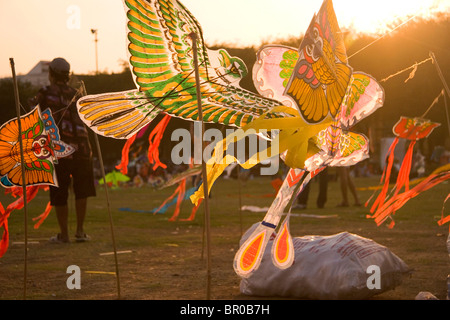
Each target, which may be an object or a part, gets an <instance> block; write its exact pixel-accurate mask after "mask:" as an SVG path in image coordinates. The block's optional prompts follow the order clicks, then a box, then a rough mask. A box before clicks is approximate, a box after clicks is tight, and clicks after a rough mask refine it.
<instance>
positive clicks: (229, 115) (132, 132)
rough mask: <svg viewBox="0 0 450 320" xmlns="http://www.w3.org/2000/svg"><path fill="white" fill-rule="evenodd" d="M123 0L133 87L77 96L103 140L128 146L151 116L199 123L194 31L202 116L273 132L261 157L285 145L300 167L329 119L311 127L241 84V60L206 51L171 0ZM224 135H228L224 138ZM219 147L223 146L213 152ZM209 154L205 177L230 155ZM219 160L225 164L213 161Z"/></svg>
mask: <svg viewBox="0 0 450 320" xmlns="http://www.w3.org/2000/svg"><path fill="white" fill-rule="evenodd" d="M124 3H125V6H126V8H127V11H126V14H127V18H128V22H127V27H128V31H129V32H128V41H129V44H128V51H129V54H130V58H129V62H130V66H131V71H132V74H133V78H134V80H135V83H136V86H137V89H136V90H130V91H124V92H118V93H107V94H99V95H89V96H85V97H83V98H81V99H79V100H78V102H77V108H78V112H79V115H80V118H81V119H82V120H83V121H84V122H85V123H86V124H87V126H88V127H90V128H91V129H92V130H93V131H94V132H96V133H97V134H100V135H103V136H105V137H111V138H116V139H128V141H127V143H126V146H127V147H129V145H130V143H132V141H133V139H134V137H135V136H136V134H138V133H139V131H140V130H141V129H143V128H145V126H147V125H148V124H149V123H150V122H151V121H152V120H154V119H155V118H156V117H157V115H158V114H161V113H164V114H166V115H168V116H173V117H179V118H182V119H185V120H189V121H198V120H200V119H198V106H197V90H196V88H197V83H196V81H195V74H194V72H195V67H196V66H195V65H194V61H193V49H194V48H192V43H193V42H192V39H191V34H192V33H195V34H196V38H197V41H196V44H197V48H195V49H196V50H197V52H198V61H199V65H198V66H197V67H198V69H199V77H200V83H199V84H198V85H199V86H200V91H201V100H202V114H203V119H202V120H203V121H204V122H211V123H218V124H222V125H227V126H234V127H238V128H242V129H244V130H243V131H242V130H241V131H240V135H239V137H238V139H242V138H244V137H245V136H246V135H247V134H248V133H247V129H253V130H254V131H253V132H256V133H257V134H260V132H259V130H265V131H266V132H267V131H270V130H272V129H280V130H281V132H280V134H279V135H278V139H279V141H280V144H279V146H280V148H279V150H275V149H276V148H272V151H273V152H272V153H267V155H266V156H265V158H269V157H270V156H274V155H276V154H277V153H276V152H278V151H279V152H284V151H285V150H287V149H291V150H292V152H288V156H287V158H288V159H291V158H293V157H290V156H289V155H295V160H296V161H297V162H299V163H301V166H303V162H304V160H305V159H306V155H307V152H308V140H309V138H311V137H313V136H314V135H316V134H317V133H318V132H319V131H320V130H322V129H323V128H325V127H326V125H327V121H328V122H331V120H332V119H331V118H329V119H327V121H325V120H324V121H323V122H322V123H320V124H319V125H311V124H310V123H307V122H305V121H304V120H303V119H302V118H301V116H300V114H299V112H298V111H297V110H295V109H289V108H286V107H285V106H282V104H281V103H280V102H279V101H277V100H274V99H270V98H266V97H264V96H262V95H259V94H255V93H253V92H251V91H248V90H245V89H243V88H241V87H240V86H239V81H240V80H241V79H242V78H243V77H244V76H246V74H247V67H246V66H245V64H244V63H243V61H242V60H241V59H239V58H237V57H232V56H230V55H229V54H228V53H227V52H226V51H225V50H223V49H219V50H214V51H213V50H210V49H208V48H207V47H206V46H205V44H204V41H203V36H202V30H201V27H200V25H199V24H198V22H197V21H196V19H195V18H194V17H193V16H192V14H191V13H190V12H189V11H188V10H187V9H186V8H185V7H184V6H183V5H182V4H181V3H180V2H179V1H176V0H124ZM165 119H166V118H165ZM255 120H258V121H255ZM272 120H273V121H272ZM159 136H161V135H159ZM231 140H232V137H229V138H228V139H226V143H228V142H229V141H231ZM294 146H295V150H294ZM225 149H226V145H225V147H224V148H223V149H222V150H221V151H225ZM124 150H125V151H126V149H124ZM125 153H126V152H125ZM215 157H218V158H219V161H215V159H212V162H214V164H213V165H209V166H208V180H211V181H212V182H213V181H214V180H215V179H216V178H217V177H218V176H219V175H220V174H221V173H222V171H223V169H224V168H225V167H226V165H227V164H229V163H230V162H231V161H234V160H236V159H235V158H231V159H228V158H227V160H226V161H222V160H224V157H223V152H220V151H218V152H216V153H215ZM256 158H258V159H257V161H256V162H254V163H252V164H248V165H255V164H256V163H257V162H258V161H262V160H264V157H262V156H261V154H258V155H257V156H256ZM228 160H229V161H228ZM220 161H222V162H228V163H225V164H221V165H217V164H218V163H219V162H220ZM293 165H294V164H293ZM124 166H125V165H121V167H124ZM210 185H211V186H212V183H211V184H210ZM202 192H203V191H202V187H200V189H199V190H198V192H197V193H196V196H195V197H194V198H195V200H194V201H193V202H194V203H195V204H197V203H198V201H199V197H201V195H200V194H201V193H202Z"/></svg>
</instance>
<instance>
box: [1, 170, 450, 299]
mask: <svg viewBox="0 0 450 320" xmlns="http://www.w3.org/2000/svg"><path fill="white" fill-rule="evenodd" d="M356 183H357V185H358V186H360V187H366V186H369V185H376V184H377V183H378V178H358V179H356ZM237 186H238V182H237V181H236V180H223V179H220V180H219V181H218V182H217V183H216V185H215V186H214V188H213V193H212V198H211V199H210V208H211V234H212V241H211V247H212V256H211V259H212V268H211V270H212V274H211V279H212V281H211V299H215V300H220V299H235V300H239V299H258V297H246V296H243V295H242V294H241V293H240V291H239V283H240V279H239V277H238V276H237V275H236V274H235V273H234V270H233V266H232V262H233V258H234V254H235V252H236V250H237V249H238V244H239V239H240V237H241V233H242V232H243V231H245V230H246V229H247V228H248V227H250V226H251V225H252V224H253V223H255V222H257V221H259V220H261V218H262V217H263V216H264V214H262V213H251V212H242V216H241V215H240V214H239V209H238V208H239V201H240V200H239V192H238V190H239V188H238V187H237ZM317 188H318V184H317V183H315V182H312V189H311V194H310V200H309V202H310V205H309V208H308V209H307V210H306V211H304V212H305V213H310V214H320V215H326V214H330V215H338V218H335V219H332V218H330V219H314V218H304V217H299V216H293V217H292V219H291V232H292V235H293V236H303V235H313V234H314V235H331V234H335V233H338V232H342V231H348V232H351V233H355V234H358V235H360V236H363V237H367V238H370V239H372V240H374V241H376V242H378V243H379V244H382V245H384V246H386V247H388V248H389V249H390V250H391V251H392V252H394V253H395V254H396V255H397V256H399V257H400V258H402V259H403V260H404V261H405V262H406V264H408V265H409V267H410V268H412V269H413V270H414V272H413V274H412V276H411V277H409V278H407V279H405V280H404V281H403V283H402V284H401V285H400V286H399V287H397V288H396V289H395V290H392V291H388V292H385V293H383V294H381V295H379V296H376V297H375V298H374V299H385V300H409V299H414V298H415V296H416V295H417V294H418V293H419V292H420V291H429V292H431V293H433V294H434V295H435V296H436V297H438V298H439V299H445V297H446V294H447V291H446V290H447V287H446V278H447V274H448V273H449V270H450V268H449V267H450V259H449V255H448V253H447V250H446V244H445V242H446V238H447V234H448V226H442V227H440V226H438V225H437V223H436V221H437V219H438V218H439V217H440V214H441V209H442V202H443V200H444V198H445V196H446V195H447V194H448V184H445V183H443V184H441V185H438V186H436V187H434V188H433V189H431V190H429V191H427V192H425V193H424V194H422V195H420V196H418V197H417V198H414V199H412V200H411V201H410V202H409V203H407V204H406V205H405V207H404V208H402V209H401V210H400V211H399V212H397V213H396V216H395V220H396V226H395V227H394V228H393V229H388V228H387V227H386V226H380V227H377V226H376V225H375V223H374V222H373V221H372V220H370V219H367V218H366V214H367V213H368V210H367V208H365V207H348V208H336V205H337V204H338V203H339V202H340V190H339V184H338V183H337V182H336V181H331V182H330V184H329V189H328V202H327V204H326V206H325V208H324V209H316V208H315V205H314V204H315V199H316V195H317ZM172 191H173V189H169V190H163V191H156V190H154V189H152V188H150V187H143V188H121V189H117V190H110V198H111V211H112V215H113V221H114V232H115V236H116V243H117V250H118V251H131V252H127V253H122V254H119V255H118V262H119V279H120V291H121V298H122V299H127V300H184V299H195V300H202V299H205V297H206V283H207V282H206V252H205V251H204V248H205V246H204V242H203V234H204V233H203V217H204V215H203V207H201V208H200V209H199V211H198V213H197V216H196V218H195V220H194V221H191V222H189V221H175V222H169V221H168V218H170V216H171V215H172V212H173V209H172V210H169V212H167V213H165V214H157V215H153V214H148V213H136V212H125V211H120V210H119V208H122V207H131V208H133V209H136V210H150V209H152V208H154V207H157V206H159V205H160V204H161V203H162V201H163V200H164V199H165V198H166V197H167V196H168V195H169V194H170V193H171V192H172ZM272 192H273V189H272V187H271V185H270V179H269V178H257V179H253V180H248V181H247V182H245V184H244V185H243V187H242V194H241V201H242V204H243V205H256V206H268V205H270V203H271V201H272V198H270V197H265V196H264V195H266V194H268V193H272ZM371 193H372V192H371V191H360V196H361V198H362V199H368V198H369V196H370V195H371ZM0 201H1V202H2V204H3V205H4V206H5V207H6V205H7V204H8V203H10V202H12V199H11V198H8V197H7V196H5V195H2V196H1V198H0ZM47 201H48V194H46V193H45V192H41V193H40V194H39V195H38V196H37V198H36V199H34V200H33V201H32V202H31V203H30V205H29V207H28V215H29V226H30V227H29V230H28V237H29V241H30V244H29V249H28V259H27V298H28V299H39V300H55V299H57V300H81V299H94V300H104V299H106V300H110V299H116V298H117V297H118V290H117V282H116V277H115V276H114V275H112V274H109V273H113V272H114V271H115V263H114V256H113V255H102V254H103V253H107V252H112V251H113V247H112V240H111V232H110V224H109V218H108V211H107V206H106V200H105V193H104V190H103V189H98V195H97V197H96V198H92V199H90V201H89V214H88V217H87V221H86V230H87V232H88V233H89V234H90V235H91V237H92V241H91V242H88V243H74V242H72V243H70V244H67V245H55V244H49V243H48V242H47V239H48V238H49V237H50V236H51V235H54V234H55V233H57V231H58V228H57V223H56V217H55V215H54V212H52V213H51V215H50V216H49V217H48V219H47V221H45V222H44V224H43V225H42V226H41V227H40V228H39V229H33V228H32V225H33V223H34V222H33V221H31V218H32V217H35V216H37V215H39V214H40V213H41V212H42V211H43V209H44V208H45V204H46V203H47ZM191 208H192V205H191V204H190V203H188V202H185V204H184V205H183V208H182V212H181V214H180V218H186V217H187V216H188V215H189V214H190V210H191ZM73 211H74V208H73V206H71V215H70V219H71V221H70V228H71V230H74V225H75V221H74V219H75V218H74V214H73ZM294 213H300V212H298V211H294ZM241 219H242V222H241ZM23 225H24V222H23V211H17V212H14V213H13V214H12V216H11V218H10V220H9V226H10V241H11V243H10V247H9V249H8V251H7V252H6V254H5V255H4V256H3V257H2V258H1V259H0V284H1V285H0V299H3V300H14V299H23V293H24V289H23V288H24V285H23V279H24V246H23V245H22V244H19V243H18V242H21V241H24V227H23ZM73 233H74V231H72V234H73ZM69 265H77V266H79V267H80V269H81V272H82V276H81V289H80V290H69V289H68V288H67V286H66V280H67V278H68V277H69V274H67V273H66V270H67V267H68V266H69ZM94 272H103V273H94ZM274 299H276V298H275V297H274Z"/></svg>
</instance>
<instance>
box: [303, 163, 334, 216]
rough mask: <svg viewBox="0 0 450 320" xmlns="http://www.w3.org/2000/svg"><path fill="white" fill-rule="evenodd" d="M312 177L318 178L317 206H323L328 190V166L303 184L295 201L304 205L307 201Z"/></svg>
mask: <svg viewBox="0 0 450 320" xmlns="http://www.w3.org/2000/svg"><path fill="white" fill-rule="evenodd" d="M314 179H318V180H319V195H318V196H317V207H318V208H323V207H324V206H325V203H326V202H327V191H328V168H325V169H324V170H322V172H320V173H319V174H318V175H317V176H315V177H314V178H313V179H311V181H309V183H308V184H307V185H306V186H305V189H304V190H303V191H302V192H301V193H300V194H299V196H298V199H297V203H298V204H302V205H305V206H306V204H307V202H308V197H309V190H310V189H311V182H313V180H314Z"/></svg>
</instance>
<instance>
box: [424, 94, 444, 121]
mask: <svg viewBox="0 0 450 320" xmlns="http://www.w3.org/2000/svg"><path fill="white" fill-rule="evenodd" d="M442 95H444V89H442V90H441V92H439V94H438V95H437V97H436V98H435V99H434V100H433V102H432V103H431V105H430V106H429V107H428V109H427V110H426V111H425V112H424V114H423V115H421V116H420V118H425V117H426V115H427V114H428V112H430V110H431V108H432V107H433V106H434V105H435V104H436V103H437V102H438V101H439V98H440V97H441V96H442Z"/></svg>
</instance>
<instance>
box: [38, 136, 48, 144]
mask: <svg viewBox="0 0 450 320" xmlns="http://www.w3.org/2000/svg"><path fill="white" fill-rule="evenodd" d="M39 144H40V145H41V146H45V145H46V144H47V139H46V138H40V139H39Z"/></svg>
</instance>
